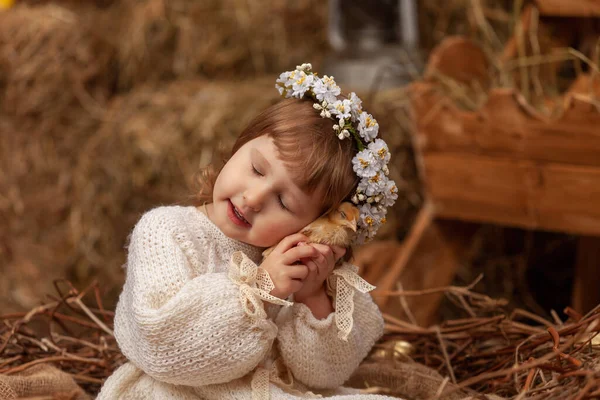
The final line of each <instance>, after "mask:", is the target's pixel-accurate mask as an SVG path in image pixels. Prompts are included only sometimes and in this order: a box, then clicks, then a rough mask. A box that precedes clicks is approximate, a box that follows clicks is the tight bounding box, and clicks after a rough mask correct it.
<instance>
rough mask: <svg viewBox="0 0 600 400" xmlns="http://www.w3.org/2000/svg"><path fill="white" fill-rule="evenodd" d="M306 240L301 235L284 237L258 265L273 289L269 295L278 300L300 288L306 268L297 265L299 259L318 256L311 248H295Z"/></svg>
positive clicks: (304, 277) (306, 273) (305, 275)
mask: <svg viewBox="0 0 600 400" xmlns="http://www.w3.org/2000/svg"><path fill="white" fill-rule="evenodd" d="M307 240H308V238H307V237H306V236H304V235H303V234H301V233H296V234H294V235H290V236H287V237H285V238H284V239H283V240H282V241H281V242H279V244H278V245H277V246H276V247H275V249H274V250H273V251H272V252H271V254H269V255H268V256H267V257H266V258H265V259H264V260H263V262H262V264H261V265H260V266H261V267H262V268H263V269H264V270H265V271H267V272H268V273H269V276H270V277H271V281H273V285H275V289H273V290H272V291H271V295H273V296H275V297H279V298H280V299H286V298H288V297H289V296H290V295H291V294H292V293H296V292H297V291H298V290H300V289H301V288H302V285H303V282H302V281H303V280H304V279H306V277H307V276H308V272H309V270H308V267H307V266H306V265H304V264H301V263H298V261H300V260H301V259H308V260H310V259H312V258H315V257H318V256H319V255H320V253H319V251H318V250H317V249H316V248H314V247H311V246H296V245H297V244H298V243H300V242H306V241H307Z"/></svg>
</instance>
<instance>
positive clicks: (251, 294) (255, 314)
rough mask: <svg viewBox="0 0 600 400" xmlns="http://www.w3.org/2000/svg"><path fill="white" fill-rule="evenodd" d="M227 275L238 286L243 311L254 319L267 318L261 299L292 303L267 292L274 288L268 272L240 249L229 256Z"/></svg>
mask: <svg viewBox="0 0 600 400" xmlns="http://www.w3.org/2000/svg"><path fill="white" fill-rule="evenodd" d="M228 275H229V279H231V280H232V281H233V282H234V283H235V284H237V285H239V287H240V301H241V303H242V308H243V309H244V312H245V313H246V315H248V316H249V317H250V318H251V319H253V320H255V321H258V320H261V319H265V318H267V312H266V311H265V308H264V306H263V301H266V302H268V303H271V304H277V305H280V306H291V305H292V304H293V303H291V302H289V301H287V300H283V299H280V298H279V297H275V296H272V295H270V294H269V293H270V292H271V290H273V289H274V288H275V285H274V284H273V281H271V277H270V276H269V273H268V272H267V271H265V270H264V269H262V268H260V267H257V266H256V264H255V263H254V262H253V261H252V260H250V259H249V258H248V256H246V254H244V253H243V252H242V251H236V252H235V253H233V255H232V256H231V262H230V263H229V274H228Z"/></svg>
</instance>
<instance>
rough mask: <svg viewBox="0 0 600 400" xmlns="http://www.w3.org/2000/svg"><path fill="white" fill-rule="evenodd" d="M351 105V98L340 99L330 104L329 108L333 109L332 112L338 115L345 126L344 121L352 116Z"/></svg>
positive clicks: (341, 123)
mask: <svg viewBox="0 0 600 400" xmlns="http://www.w3.org/2000/svg"><path fill="white" fill-rule="evenodd" d="M351 106H352V103H351V102H350V100H347V99H344V100H338V101H336V102H334V103H333V104H331V105H330V108H329V110H330V111H331V114H333V115H336V116H337V118H338V119H339V120H340V125H341V126H344V122H342V121H344V120H345V119H348V118H350V112H351V111H352V108H351Z"/></svg>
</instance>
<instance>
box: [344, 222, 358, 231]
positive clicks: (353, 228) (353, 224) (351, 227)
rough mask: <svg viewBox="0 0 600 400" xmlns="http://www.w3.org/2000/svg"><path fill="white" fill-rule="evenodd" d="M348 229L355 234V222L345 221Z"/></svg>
mask: <svg viewBox="0 0 600 400" xmlns="http://www.w3.org/2000/svg"><path fill="white" fill-rule="evenodd" d="M346 225H347V226H348V228H350V229H352V232H356V220H355V219H353V220H352V221H347V224H346Z"/></svg>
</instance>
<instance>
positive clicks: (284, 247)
mask: <svg viewBox="0 0 600 400" xmlns="http://www.w3.org/2000/svg"><path fill="white" fill-rule="evenodd" d="M307 240H308V238H307V237H306V236H305V235H303V234H302V233H295V234H293V235H290V236H286V237H284V238H283V240H282V241H281V242H279V244H278V245H277V246H276V247H275V250H277V251H279V252H280V253H281V254H283V253H285V252H286V251H288V250H289V249H291V248H292V247H294V246H296V245H297V244H298V243H299V242H306V241H307Z"/></svg>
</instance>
